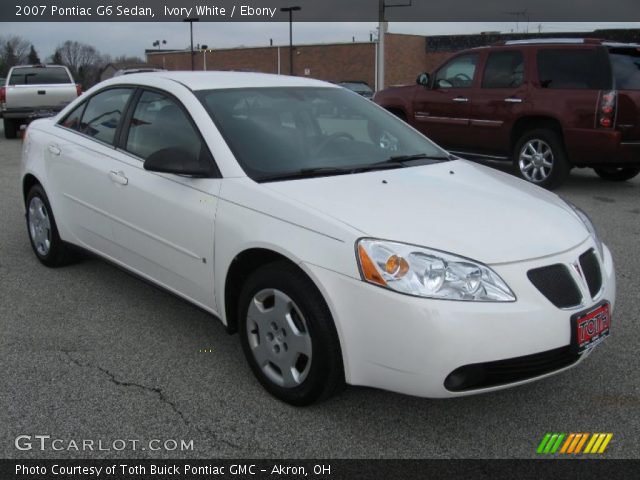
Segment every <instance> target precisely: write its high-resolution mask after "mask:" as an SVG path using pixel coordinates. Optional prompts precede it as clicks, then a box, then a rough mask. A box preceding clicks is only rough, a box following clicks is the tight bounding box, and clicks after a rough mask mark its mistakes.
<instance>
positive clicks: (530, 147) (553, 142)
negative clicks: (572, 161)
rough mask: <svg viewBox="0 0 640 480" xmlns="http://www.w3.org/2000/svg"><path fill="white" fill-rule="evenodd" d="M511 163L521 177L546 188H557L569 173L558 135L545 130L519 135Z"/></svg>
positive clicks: (568, 166) (569, 168)
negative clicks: (512, 162)
mask: <svg viewBox="0 0 640 480" xmlns="http://www.w3.org/2000/svg"><path fill="white" fill-rule="evenodd" d="M513 161H514V165H515V167H516V169H517V171H518V175H519V176H520V177H521V178H523V179H525V180H527V181H528V182H531V183H534V184H536V185H539V186H541V187H544V188H548V189H553V188H556V187H558V186H559V185H560V184H561V183H562V182H564V180H565V179H566V178H567V176H568V175H569V171H570V170H571V166H570V165H569V161H568V160H567V155H566V153H565V151H564V146H563V143H562V139H561V138H560V135H558V134H557V133H556V132H554V131H553V130H549V129H546V128H540V129H536V130H530V131H529V132H526V133H525V134H524V135H522V136H521V137H520V139H519V140H518V142H517V143H516V146H515V149H514V152H513Z"/></svg>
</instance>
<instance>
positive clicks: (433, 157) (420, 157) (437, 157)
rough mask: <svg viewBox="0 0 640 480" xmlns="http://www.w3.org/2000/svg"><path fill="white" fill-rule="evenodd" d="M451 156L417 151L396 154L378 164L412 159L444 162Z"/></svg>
mask: <svg viewBox="0 0 640 480" xmlns="http://www.w3.org/2000/svg"><path fill="white" fill-rule="evenodd" d="M451 158H452V157H451V156H444V155H428V154H426V153H416V154H413V155H396V156H394V157H389V158H387V159H386V160H383V161H382V162H379V163H378V165H384V164H388V163H392V164H393V163H403V162H410V161H411V160H433V161H436V162H444V161H447V160H451Z"/></svg>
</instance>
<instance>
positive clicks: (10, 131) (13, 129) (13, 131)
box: [3, 118, 18, 139]
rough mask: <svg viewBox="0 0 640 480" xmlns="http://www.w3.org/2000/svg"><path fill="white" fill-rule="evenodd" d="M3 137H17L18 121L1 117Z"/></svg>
mask: <svg viewBox="0 0 640 480" xmlns="http://www.w3.org/2000/svg"><path fill="white" fill-rule="evenodd" d="M3 123H4V137H5V138H7V139H12V138H18V122H16V121H15V120H11V119H9V118H3Z"/></svg>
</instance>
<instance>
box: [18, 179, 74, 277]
mask: <svg viewBox="0 0 640 480" xmlns="http://www.w3.org/2000/svg"><path fill="white" fill-rule="evenodd" d="M27 230H28V232H29V240H31V247H32V248H33V252H34V253H35V254H36V257H38V260H40V262H42V263H43V264H44V265H46V266H47V267H61V266H63V265H66V264H68V263H69V262H70V261H71V259H72V257H73V255H72V252H71V250H70V247H69V245H67V244H66V243H65V242H63V241H62V240H61V239H60V235H58V227H57V226H56V220H55V218H54V217H53V212H52V211H51V205H50V204H49V199H48V198H47V194H46V193H44V190H43V189H42V187H41V186H40V185H35V186H33V187H32V188H31V190H29V194H28V195H27Z"/></svg>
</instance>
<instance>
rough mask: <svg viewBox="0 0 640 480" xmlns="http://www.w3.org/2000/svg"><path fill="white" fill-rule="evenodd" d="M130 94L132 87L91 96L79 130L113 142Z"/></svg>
mask: <svg viewBox="0 0 640 480" xmlns="http://www.w3.org/2000/svg"><path fill="white" fill-rule="evenodd" d="M130 96H131V89H130V88H113V89H110V90H106V91H104V92H100V93H98V94H97V95H95V96H93V97H91V98H90V99H89V103H88V104H87V108H86V109H85V111H84V114H83V115H82V121H81V122H80V127H79V128H78V129H77V130H78V131H79V132H80V133H84V134H85V135H89V136H90V137H93V138H95V139H96V140H100V141H101V142H105V143H109V144H112V143H113V138H114V136H115V134H116V129H117V128H118V124H119V123H120V118H121V117H122V113H123V111H124V108H125V106H126V105H127V101H128V100H129V97H130Z"/></svg>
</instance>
